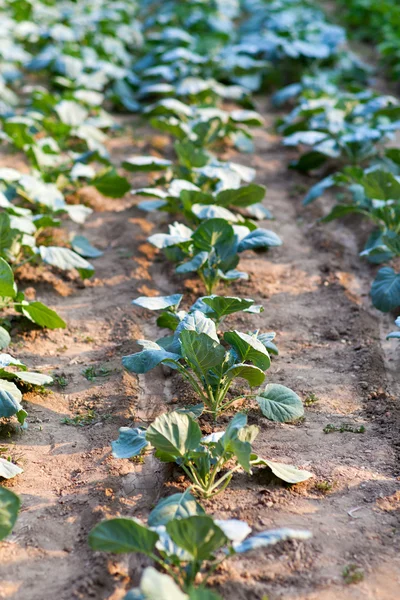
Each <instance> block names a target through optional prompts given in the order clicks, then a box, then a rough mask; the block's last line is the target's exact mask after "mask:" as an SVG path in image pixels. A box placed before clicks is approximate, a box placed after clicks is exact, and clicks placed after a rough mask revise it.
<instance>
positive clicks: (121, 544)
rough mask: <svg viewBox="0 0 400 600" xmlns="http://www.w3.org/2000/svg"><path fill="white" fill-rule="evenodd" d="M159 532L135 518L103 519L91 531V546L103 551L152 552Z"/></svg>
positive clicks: (147, 553) (118, 552)
mask: <svg viewBox="0 0 400 600" xmlns="http://www.w3.org/2000/svg"><path fill="white" fill-rule="evenodd" d="M157 540H158V534H157V533H155V531H151V530H150V529H148V528H147V527H145V526H144V525H142V524H141V523H138V522H137V521H134V520H133V519H125V518H117V519H109V520H108V521H102V522H101V523H99V524H98V525H96V526H95V527H94V528H93V529H92V530H91V532H90V533H89V546H90V547H91V548H92V550H101V551H103V552H113V553H115V554H120V553H122V552H141V553H142V554H146V555H149V554H152V553H153V552H154V548H155V545H156V543H157Z"/></svg>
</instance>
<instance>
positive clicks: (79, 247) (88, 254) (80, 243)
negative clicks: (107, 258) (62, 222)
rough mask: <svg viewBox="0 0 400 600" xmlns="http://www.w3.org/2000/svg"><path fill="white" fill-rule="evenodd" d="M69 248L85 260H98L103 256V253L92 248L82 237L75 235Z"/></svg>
mask: <svg viewBox="0 0 400 600" xmlns="http://www.w3.org/2000/svg"><path fill="white" fill-rule="evenodd" d="M71 246H72V249H73V250H74V252H76V253H77V254H80V256H84V257H85V258H98V257H99V256H103V254H104V252H102V251H101V250H99V249H98V248H95V247H94V246H92V244H91V243H90V242H89V240H88V239H87V238H86V237H85V236H84V235H75V236H74V238H73V239H72V240H71Z"/></svg>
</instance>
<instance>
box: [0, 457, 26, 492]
mask: <svg viewBox="0 0 400 600" xmlns="http://www.w3.org/2000/svg"><path fill="white" fill-rule="evenodd" d="M21 473H23V469H21V468H20V467H18V466H17V465H14V463H12V462H10V461H9V460H6V459H5V458H0V477H3V478H4V479H12V478H13V477H15V476H16V475H20V474H21ZM1 489H3V488H1V487H0V490H1Z"/></svg>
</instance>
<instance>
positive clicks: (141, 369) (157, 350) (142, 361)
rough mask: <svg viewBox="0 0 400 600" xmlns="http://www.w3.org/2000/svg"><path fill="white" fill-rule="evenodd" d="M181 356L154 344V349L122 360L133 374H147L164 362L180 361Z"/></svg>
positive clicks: (145, 350)
mask: <svg viewBox="0 0 400 600" xmlns="http://www.w3.org/2000/svg"><path fill="white" fill-rule="evenodd" d="M180 358H181V357H180V355H179V354H176V353H174V352H168V351H167V350H164V348H162V347H161V346H159V345H158V344H155V343H154V348H148V349H146V348H145V349H144V350H142V351H141V352H136V353H135V354H130V355H129V356H124V357H123V358H122V364H123V366H124V367H125V369H127V370H128V371H131V373H137V374H140V373H147V372H148V371H151V369H154V367H156V366H157V365H159V364H160V363H162V362H163V361H164V360H180Z"/></svg>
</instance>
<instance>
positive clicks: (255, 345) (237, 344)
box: [224, 331, 271, 371]
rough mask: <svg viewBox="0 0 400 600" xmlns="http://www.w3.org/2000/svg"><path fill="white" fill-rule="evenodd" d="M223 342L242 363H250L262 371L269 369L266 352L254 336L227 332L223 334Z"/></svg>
mask: <svg viewBox="0 0 400 600" xmlns="http://www.w3.org/2000/svg"><path fill="white" fill-rule="evenodd" d="M224 340H225V341H226V342H228V344H230V345H231V346H232V347H233V348H234V349H235V351H236V352H237V354H238V356H239V358H240V360H241V361H242V362H243V363H244V362H252V363H254V365H255V366H256V367H258V368H259V369H262V370H263V371H266V370H267V369H269V367H270V365H271V360H270V358H269V354H268V351H267V349H266V348H265V346H264V344H262V343H261V342H260V341H259V340H258V339H257V338H255V337H254V336H252V335H248V334H247V333H241V332H240V331H227V332H225V333H224Z"/></svg>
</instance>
